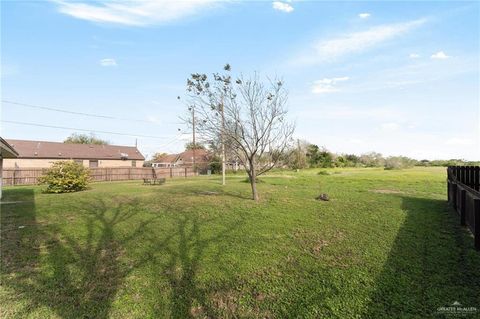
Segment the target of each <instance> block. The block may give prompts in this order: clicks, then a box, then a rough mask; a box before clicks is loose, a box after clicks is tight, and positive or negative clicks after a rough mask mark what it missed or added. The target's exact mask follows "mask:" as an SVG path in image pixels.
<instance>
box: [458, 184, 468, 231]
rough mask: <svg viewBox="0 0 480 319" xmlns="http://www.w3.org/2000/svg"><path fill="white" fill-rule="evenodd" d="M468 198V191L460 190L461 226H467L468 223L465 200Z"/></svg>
mask: <svg viewBox="0 0 480 319" xmlns="http://www.w3.org/2000/svg"><path fill="white" fill-rule="evenodd" d="M466 196H467V191H466V190H465V189H460V205H459V206H460V207H459V208H460V225H462V226H465V225H466V224H467V223H466V221H465V200H466Z"/></svg>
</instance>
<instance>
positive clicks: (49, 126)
mask: <svg viewBox="0 0 480 319" xmlns="http://www.w3.org/2000/svg"><path fill="white" fill-rule="evenodd" d="M2 122H4V123H12V124H20V125H28V126H38V127H48V128H56V129H62V130H75V131H82V132H93V133H103V134H113V135H123V136H131V137H146V138H158V139H166V138H168V137H166V136H152V135H142V134H128V133H119V132H110V131H98V130H87V129H82V128H74V127H66V126H54V125H45V124H38V123H28V122H18V121H7V120H2ZM182 134H185V133H182Z"/></svg>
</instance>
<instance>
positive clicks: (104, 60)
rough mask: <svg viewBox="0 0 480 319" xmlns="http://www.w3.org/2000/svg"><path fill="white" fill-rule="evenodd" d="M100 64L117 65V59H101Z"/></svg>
mask: <svg viewBox="0 0 480 319" xmlns="http://www.w3.org/2000/svg"><path fill="white" fill-rule="evenodd" d="M100 65H101V66H117V61H115V59H101V60H100Z"/></svg>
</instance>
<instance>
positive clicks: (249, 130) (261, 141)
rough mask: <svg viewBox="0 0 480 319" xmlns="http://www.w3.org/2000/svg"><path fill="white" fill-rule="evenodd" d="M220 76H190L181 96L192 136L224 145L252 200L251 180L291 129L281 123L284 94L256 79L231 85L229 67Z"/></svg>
mask: <svg viewBox="0 0 480 319" xmlns="http://www.w3.org/2000/svg"><path fill="white" fill-rule="evenodd" d="M224 70H225V72H224V73H223V74H218V73H215V74H213V78H212V79H211V80H210V79H209V78H208V76H207V75H206V74H198V73H196V74H192V75H191V77H190V78H189V79H188V80H187V92H188V94H189V97H190V99H191V101H192V103H194V104H195V106H196V110H197V116H198V132H199V133H200V134H202V135H203V136H204V138H207V139H218V138H219V137H220V138H221V140H222V141H223V143H229V148H230V149H231V150H233V152H234V153H235V155H236V157H237V158H238V160H239V161H240V163H241V164H242V166H243V167H244V168H245V170H246V172H247V174H248V178H249V181H250V185H251V188H252V197H253V199H254V200H258V199H259V196H258V191H257V184H256V182H257V177H258V176H260V175H262V174H264V173H266V172H268V171H269V170H271V169H272V168H273V167H275V164H276V163H277V162H278V161H279V160H280V158H281V156H282V155H283V154H284V151H285V150H286V149H288V147H289V146H290V144H291V143H292V141H293V140H292V135H293V132H294V129H295V127H294V125H293V124H292V123H290V122H288V121H287V119H286V115H287V109H286V103H287V97H288V94H287V91H286V90H285V89H284V85H283V82H282V81H281V80H277V79H275V80H268V81H267V83H263V82H262V81H260V79H259V76H258V75H257V74H255V75H254V76H253V77H249V78H244V77H243V76H240V77H238V78H237V79H236V80H235V81H232V77H231V75H230V65H228V64H227V65H226V66H225V67H224Z"/></svg>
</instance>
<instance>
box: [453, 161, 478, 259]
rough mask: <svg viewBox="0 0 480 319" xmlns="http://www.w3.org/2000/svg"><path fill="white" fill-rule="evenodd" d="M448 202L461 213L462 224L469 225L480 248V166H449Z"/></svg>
mask: <svg viewBox="0 0 480 319" xmlns="http://www.w3.org/2000/svg"><path fill="white" fill-rule="evenodd" d="M447 176H448V181H447V182H448V183H447V185H448V186H447V187H448V202H449V203H450V204H451V205H452V206H453V208H454V209H455V210H456V211H457V213H458V214H459V215H460V223H461V224H462V226H466V227H468V229H470V231H471V232H472V234H473V236H474V238H475V248H476V249H477V250H480V166H449V167H448V168H447Z"/></svg>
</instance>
